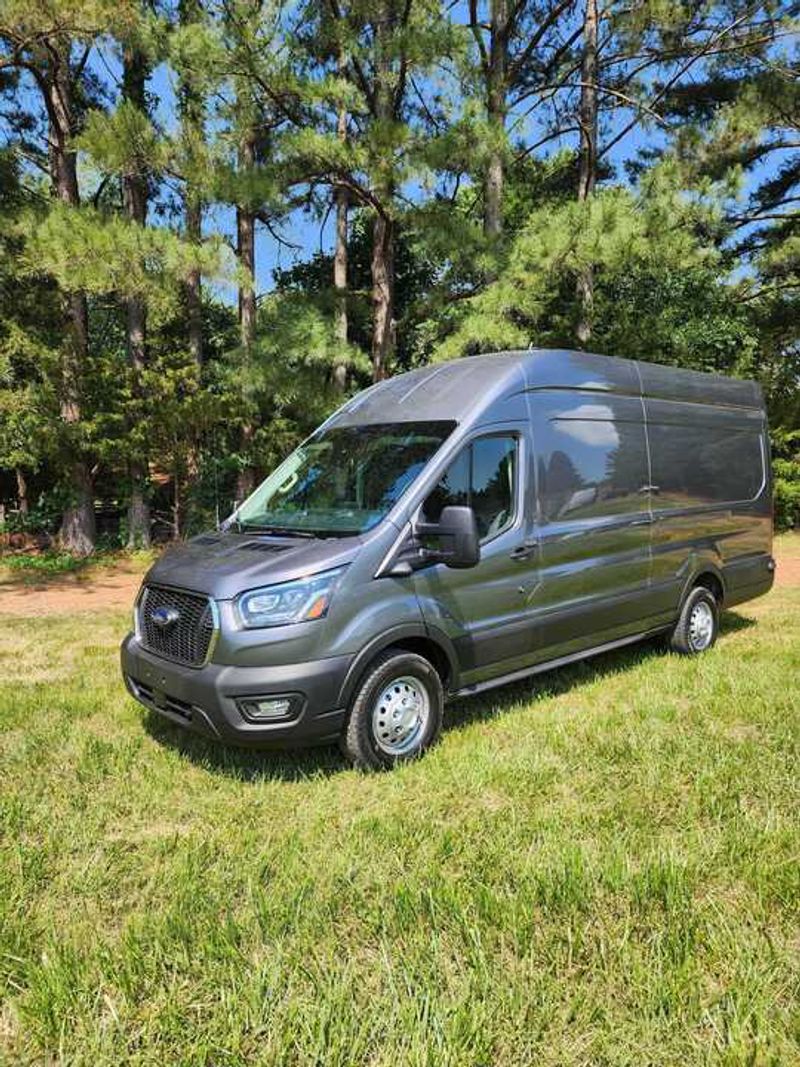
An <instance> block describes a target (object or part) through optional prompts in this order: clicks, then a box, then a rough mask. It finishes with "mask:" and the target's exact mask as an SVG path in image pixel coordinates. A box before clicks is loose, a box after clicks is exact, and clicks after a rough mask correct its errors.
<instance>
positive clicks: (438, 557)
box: [414, 505, 481, 569]
mask: <svg viewBox="0 0 800 1067" xmlns="http://www.w3.org/2000/svg"><path fill="white" fill-rule="evenodd" d="M414 534H415V536H416V537H435V538H436V539H437V540H438V541H439V542H440V543H439V547H438V548H436V549H424V550H423V551H425V553H426V555H427V558H428V559H429V560H431V562H435V563H444V564H445V566H447V567H454V568H457V569H461V568H466V567H474V566H475V565H476V564H477V563H478V562H479V561H480V558H481V546H480V538H479V536H478V522H477V520H476V518H475V512H474V511H473V510H472V508H468V507H461V506H458V507H456V506H455V505H450V506H449V507H446V508H442V514H441V515H440V516H439V521H438V522H418V523H417V524H416V525H415V527H414Z"/></svg>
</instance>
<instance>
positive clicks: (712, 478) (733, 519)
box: [644, 380, 772, 612]
mask: <svg viewBox="0 0 800 1067" xmlns="http://www.w3.org/2000/svg"><path fill="white" fill-rule="evenodd" d="M722 381H723V384H721V385H719V386H718V383H717V382H716V381H715V382H714V385H713V389H711V388H709V386H706V393H705V399H704V401H703V402H700V401H699V400H692V401H688V402H686V401H680V400H665V399H656V398H652V397H646V398H645V400H644V406H645V412H646V418H647V437H648V444H649V450H650V458H651V479H652V493H651V507H652V510H653V526H652V585H653V596H654V598H655V600H656V602H657V604H658V606H659V608H660V609H661V610H671V611H674V612H677V610H678V608H679V605H680V602H681V598H682V596H683V594H684V592H685V590H686V587H687V584H690V583H691V581H692V580H693V579H694V577H695V576H697V575H698V574H699V573H700V572H701V571H703V570H706V569H708V570H710V571H711V572H712V573H715V574H718V575H719V577H720V580H721V582H722V586H723V592H724V597H725V602H727V603H731V602H734V601H735V600H736V599H746V597H747V596H749V595H759V593H758V592H751V593H748V594H746V596H743V597H739V596H738V594H739V593H740V592H741V590H742V589H744V588H745V587H748V586H752V587H754V588H755V587H756V586H758V585H759V583H761V584H763V582H764V581H768V582H769V584H771V580H770V574H771V571H769V570H768V565H769V561H770V560H769V553H770V552H771V545H772V537H771V518H770V514H771V503H770V479H769V470H768V464H767V461H766V460H767V453H766V452H765V439H766V425H765V419H764V414H763V411H762V410H760V409H759V408H758V407H749V408H744V407H734V406H729V404H727V403H721V404H718V403H717V400H718V396H719V395H720V394H721V395H722V397H723V398H724V400H726V401H730V400H731V399H738V400H741V399H744V397H745V394H747V395H748V396H750V397H752V395H753V394H752V392H751V391H752V390H756V391H757V387H756V386H755V385H754V384H753V383H749V382H730V383H729V382H727V381H724V380H722ZM729 386H730V387H732V388H730V387H729ZM709 393H711V394H712V395H711V396H710V395H709ZM769 584H767V585H766V588H769ZM761 591H766V589H762V590H761ZM732 598H733V599H732Z"/></svg>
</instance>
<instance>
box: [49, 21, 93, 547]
mask: <svg viewBox="0 0 800 1067" xmlns="http://www.w3.org/2000/svg"><path fill="white" fill-rule="evenodd" d="M49 55H50V60H49V64H50V69H49V72H48V78H47V101H46V103H47V112H48V120H49V134H50V136H49V141H50V166H51V172H52V180H53V191H54V193H55V195H56V196H57V197H58V199H59V200H61V201H63V203H65V204H69V205H70V206H72V207H77V206H78V205H79V204H80V195H79V192H78V174H77V166H76V162H77V160H76V155H75V150H74V149H73V148H72V147H71V138H72V135H73V132H74V131H73V129H72V94H73V85H72V72H71V70H70V66H69V58H70V42H69V41H65V42H63V44H62V45H61V46H60V47H59V48H56V47H53V48H51V49H50V50H49ZM62 307H63V314H64V346H63V349H62V359H61V420H62V422H63V423H64V425H65V427H66V438H67V443H66V449H65V451H66V457H65V458H66V463H65V466H66V469H67V473H68V480H69V486H70V490H71V495H72V501H71V503H70V504H69V506H68V507H67V508H66V510H65V511H64V515H63V516H62V520H61V530H60V532H59V539H60V541H61V544H62V545H63V546H64V548H66V549H67V551H69V552H74V553H75V554H76V555H80V556H88V555H90V553H92V552H93V551H94V545H95V529H96V527H95V515H94V488H93V485H92V471H91V465H90V463H89V461H88V458H87V456H86V452H85V449H84V448H83V447H82V446H81V444H80V443H79V442H78V441H77V440H76V438H77V433H76V430H77V429H78V427H79V424H80V422H81V419H82V411H81V378H82V375H83V368H84V366H85V364H86V359H87V356H88V349H89V314H88V310H87V306H86V297H85V295H84V294H83V293H78V292H73V293H64V294H63V297H62Z"/></svg>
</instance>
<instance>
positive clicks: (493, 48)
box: [483, 0, 508, 240]
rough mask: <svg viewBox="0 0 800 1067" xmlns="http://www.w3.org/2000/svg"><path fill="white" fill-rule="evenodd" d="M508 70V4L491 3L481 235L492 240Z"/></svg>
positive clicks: (499, 208) (498, 215) (499, 216)
mask: <svg viewBox="0 0 800 1067" xmlns="http://www.w3.org/2000/svg"><path fill="white" fill-rule="evenodd" d="M507 67H508V0H492V5H491V34H490V41H489V70H488V85H487V98H486V111H487V117H488V120H489V131H490V137H491V146H490V154H489V161H488V163H487V167H486V178H485V185H484V206H483V231H484V233H485V234H486V236H487V237H489V238H490V239H492V240H496V239H497V238H498V237H499V236H500V234H501V233H502V232H503V182H504V178H505V173H504V140H505V130H506V111H507V107H508V103H507V96H506V93H507V87H506V76H507Z"/></svg>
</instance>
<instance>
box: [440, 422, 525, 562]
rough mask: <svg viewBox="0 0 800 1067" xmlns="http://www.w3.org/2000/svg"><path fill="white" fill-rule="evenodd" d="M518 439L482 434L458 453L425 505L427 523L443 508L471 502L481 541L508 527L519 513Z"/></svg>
mask: <svg viewBox="0 0 800 1067" xmlns="http://www.w3.org/2000/svg"><path fill="white" fill-rule="evenodd" d="M517 466H518V462H517V439H516V437H514V436H512V435H511V434H504V435H501V434H498V435H494V436H491V437H479V438H477V439H476V440H475V441H472V442H471V443H470V444H469V445H467V447H466V448H465V449H464V450H463V451H462V452H460V453H459V455H458V456H457V457H456V458H455V459H454V460H453V462H452V463H451V464H450V466H449V467H448V468H447V470H446V471H445V473H444V475H443V476H442V478H441V481H440V482H439V484H438V485H437V486H436V488H435V489H434V490H433V492H432V493H431V494H430V495H429V497H428V499H427V500H426V501H425V504H424V506H423V516H424V518H425V521H426V522H438V520H439V516H440V515H441V513H442V509H443V508H446V507H448V506H450V505H462V506H463V505H468V506H469V507H471V508H472V509H473V511H474V512H475V518H476V519H477V522H478V533H479V534H480V538H481V542H482V543H483V542H485V541H489V540H491V539H492V538H493V537H496V536H497V535H498V534H500V533H502V532H503V530H506V529H508V527H509V526H511V525H512V523H513V522H514V518H515V515H516V485H517Z"/></svg>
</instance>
